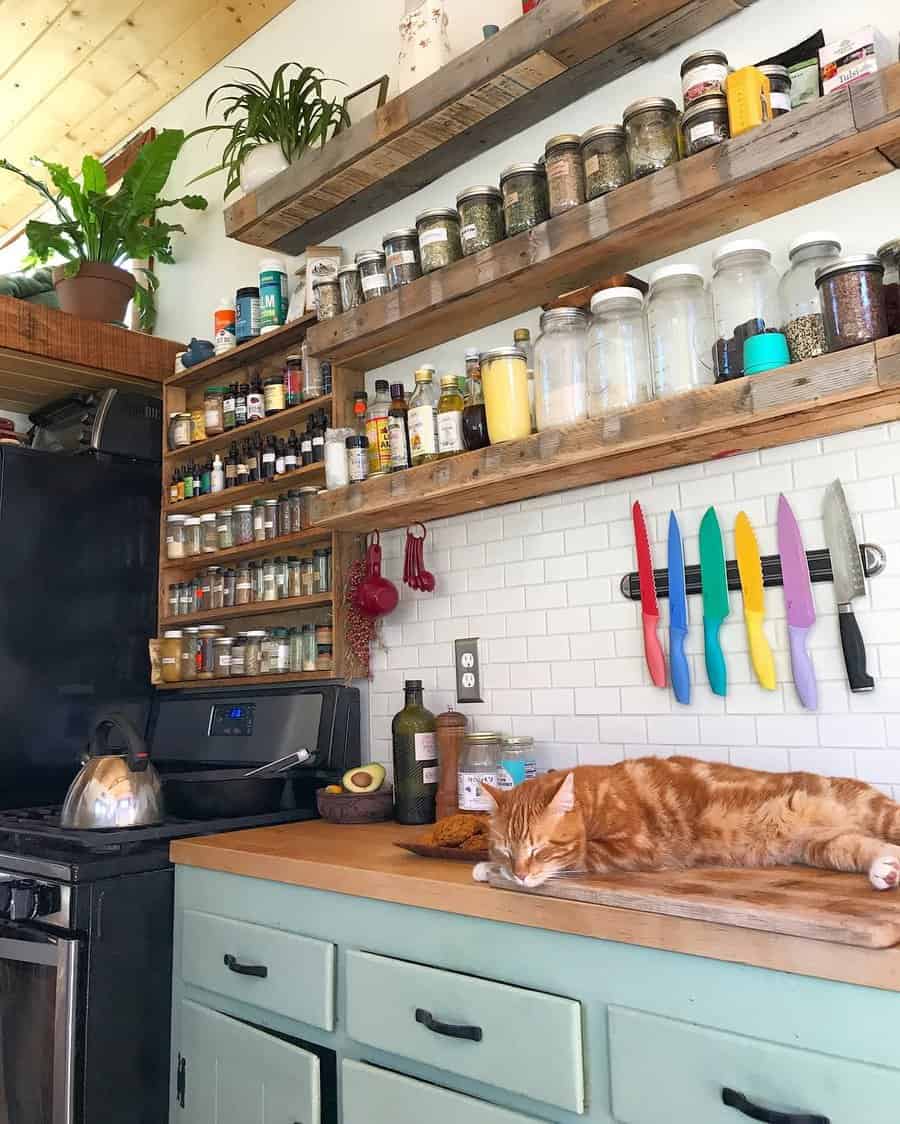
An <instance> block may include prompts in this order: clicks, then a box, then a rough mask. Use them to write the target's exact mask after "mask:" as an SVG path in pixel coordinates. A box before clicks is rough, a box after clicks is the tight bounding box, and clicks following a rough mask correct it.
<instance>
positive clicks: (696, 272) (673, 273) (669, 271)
mask: <svg viewBox="0 0 900 1124" xmlns="http://www.w3.org/2000/svg"><path fill="white" fill-rule="evenodd" d="M672 277H691V278H695V279H697V280H700V281H705V280H706V278H705V277H704V275H703V270H702V269H701V268H700V266H699V265H678V264H675V265H664V266H661V267H660V268H659V269H657V270H654V272H653V273H652V274H651V277H650V288H651V289H652V288H653V286H654V285H658V284H659V283H660V281H668V280H669V279H670V278H672Z"/></svg>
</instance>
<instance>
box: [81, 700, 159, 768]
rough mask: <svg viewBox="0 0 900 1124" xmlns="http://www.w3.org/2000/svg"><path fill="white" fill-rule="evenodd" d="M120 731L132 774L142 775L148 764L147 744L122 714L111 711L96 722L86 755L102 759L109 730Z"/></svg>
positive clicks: (106, 745) (106, 749)
mask: <svg viewBox="0 0 900 1124" xmlns="http://www.w3.org/2000/svg"><path fill="white" fill-rule="evenodd" d="M114 729H118V730H121V732H122V734H123V735H124V736H125V756H126V758H127V761H128V768H129V769H130V770H131V772H132V773H143V772H144V770H145V769H146V768H147V766H148V765H149V763H150V754H149V752H148V750H147V743H146V742H145V741H144V739H143V738H142V737H141V735H140V734H139V733H138V730H137V727H136V726H135V725H134V723H133V722H132V721H131V719H130V718H126V716H125V715H124V714H120V713H119V712H118V711H113V712H111V713H109V714H104V715H103V717H102V718H99V719H98V720H97V724H96V726H95V727H94V734H93V737H92V738H91V744H90V748H89V750H88V753H89V755H90V756H91V757H103V756H105V755H106V754H108V753H109V734H110V731H111V730H114Z"/></svg>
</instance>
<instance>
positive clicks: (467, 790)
mask: <svg viewBox="0 0 900 1124" xmlns="http://www.w3.org/2000/svg"><path fill="white" fill-rule="evenodd" d="M500 742H501V736H500V734H494V733H488V732H487V731H477V732H473V733H471V734H466V735H465V736H464V737H463V748H462V752H461V753H460V755H459V766H458V771H457V799H458V802H459V810H460V811H461V812H489V811H491V809H492V808H493V806H494V805H493V802H492V800H491V798H490V796H488V794H487V793H486V792H485V791H484V789H483V788H482V787H481V786H482V785H483V784H491V785H496V784H497V760H498V758H499V756H500Z"/></svg>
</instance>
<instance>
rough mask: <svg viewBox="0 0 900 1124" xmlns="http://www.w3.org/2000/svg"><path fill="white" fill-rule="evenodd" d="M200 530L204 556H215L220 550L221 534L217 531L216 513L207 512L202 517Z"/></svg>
mask: <svg viewBox="0 0 900 1124" xmlns="http://www.w3.org/2000/svg"><path fill="white" fill-rule="evenodd" d="M200 530H201V538H202V542H203V553H204V554H215V552H216V551H217V550H218V549H219V532H218V530H217V520H216V513H215V512H214V511H207V512H205V513H204V514H203V515H201V516H200Z"/></svg>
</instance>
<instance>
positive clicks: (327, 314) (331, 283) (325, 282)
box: [313, 277, 344, 320]
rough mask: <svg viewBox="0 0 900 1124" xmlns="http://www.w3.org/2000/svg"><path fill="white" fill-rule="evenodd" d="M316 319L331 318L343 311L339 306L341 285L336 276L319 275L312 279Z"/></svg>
mask: <svg viewBox="0 0 900 1124" xmlns="http://www.w3.org/2000/svg"><path fill="white" fill-rule="evenodd" d="M313 301H314V303H315V306H316V319H318V320H333V319H334V318H335V316H340V314H341V313H342V312H343V311H344V310H343V308H342V307H341V286H340V283H339V282H338V280H337V278H336V277H335V278H332V277H320V278H318V280H316V281H313Z"/></svg>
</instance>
